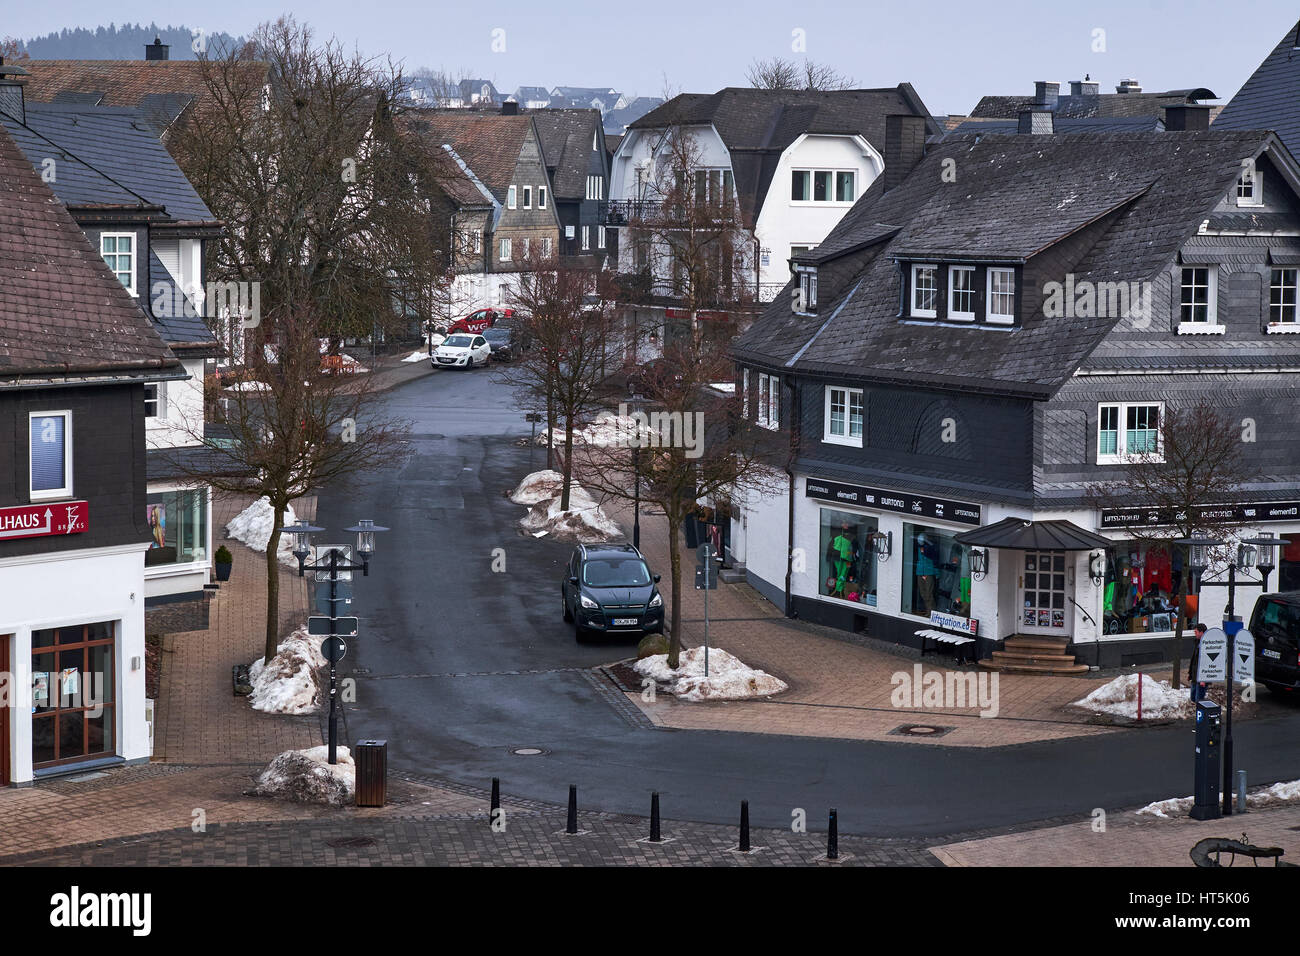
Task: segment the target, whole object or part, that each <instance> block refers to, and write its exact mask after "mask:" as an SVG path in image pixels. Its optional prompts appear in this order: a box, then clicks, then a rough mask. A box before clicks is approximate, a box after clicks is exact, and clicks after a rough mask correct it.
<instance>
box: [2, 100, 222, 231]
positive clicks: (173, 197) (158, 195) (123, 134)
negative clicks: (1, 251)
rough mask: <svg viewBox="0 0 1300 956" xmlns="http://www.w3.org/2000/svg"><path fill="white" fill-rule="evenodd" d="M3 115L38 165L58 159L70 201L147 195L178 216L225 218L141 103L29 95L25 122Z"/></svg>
mask: <svg viewBox="0 0 1300 956" xmlns="http://www.w3.org/2000/svg"><path fill="white" fill-rule="evenodd" d="M0 122H3V123H4V125H5V127H6V128H7V129H8V130H9V134H10V135H11V136H12V137H13V138H14V141H15V142H17V144H18V146H19V148H21V149H22V151H23V152H24V153H25V154H26V155H27V158H28V159H29V160H30V161H31V162H32V165H34V166H36V167H38V168H39V167H40V166H41V163H42V161H43V160H44V159H46V158H53V159H54V160H55V163H56V165H55V169H56V171H57V175H56V179H55V181H54V182H53V183H52V184H51V185H52V186H53V188H54V192H55V195H57V196H58V197H59V199H60V200H62V201H63V202H64V203H65V204H67V205H69V206H80V205H87V204H97V203H124V204H132V205H134V204H139V203H145V204H151V205H156V206H162V207H164V208H165V209H166V212H167V217H168V218H170V219H172V220H174V221H177V222H195V223H200V222H201V223H206V224H209V225H216V224H217V222H218V221H217V218H216V217H215V216H214V215H213V214H212V212H211V211H210V210H209V209H208V207H207V206H206V205H205V204H204V202H203V200H202V199H200V198H199V194H198V193H197V192H195V191H194V187H193V186H192V185H190V181H189V180H188V179H186V178H185V174H184V173H182V172H181V169H180V167H179V166H177V165H176V161H175V160H174V159H172V157H171V155H170V154H168V152H167V150H166V148H165V147H164V146H163V145H162V143H161V142H159V140H158V138H157V134H156V133H155V132H154V131H153V129H152V127H151V126H150V125H149V124H148V122H146V120H145V118H144V116H143V115H142V114H141V113H140V112H139V111H138V110H135V109H126V108H122V107H105V106H75V105H69V104H50V103H29V104H27V109H26V122H25V123H20V122H18V120H16V119H14V118H13V117H11V116H8V115H0Z"/></svg>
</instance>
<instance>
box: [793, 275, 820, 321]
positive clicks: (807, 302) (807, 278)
mask: <svg viewBox="0 0 1300 956" xmlns="http://www.w3.org/2000/svg"><path fill="white" fill-rule="evenodd" d="M795 275H797V276H798V277H799V290H798V294H797V295H796V296H795V297H794V300H793V301H792V302H791V305H792V306H793V307H794V309H793V311H795V312H799V313H804V314H811V313H813V312H816V311H817V270H816V269H814V268H811V267H809V266H798V267H796V269H795Z"/></svg>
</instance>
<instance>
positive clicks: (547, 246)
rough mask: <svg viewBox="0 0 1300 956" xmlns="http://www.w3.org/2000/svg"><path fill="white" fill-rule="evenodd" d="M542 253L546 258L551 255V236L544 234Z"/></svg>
mask: <svg viewBox="0 0 1300 956" xmlns="http://www.w3.org/2000/svg"><path fill="white" fill-rule="evenodd" d="M542 255H543V256H545V257H546V258H548V259H549V258H550V257H551V237H550V236H542Z"/></svg>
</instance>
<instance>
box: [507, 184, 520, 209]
mask: <svg viewBox="0 0 1300 956" xmlns="http://www.w3.org/2000/svg"><path fill="white" fill-rule="evenodd" d="M518 192H519V191H518V190H517V189H516V188H515V187H514V186H511V187H510V188H509V189H507V190H506V208H507V209H514V208H516V202H517V199H516V196H517V195H518Z"/></svg>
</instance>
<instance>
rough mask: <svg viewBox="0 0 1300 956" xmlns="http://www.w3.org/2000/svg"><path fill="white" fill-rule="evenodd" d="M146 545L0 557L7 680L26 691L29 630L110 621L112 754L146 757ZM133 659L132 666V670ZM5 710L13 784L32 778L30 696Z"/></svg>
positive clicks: (29, 681)
mask: <svg viewBox="0 0 1300 956" xmlns="http://www.w3.org/2000/svg"><path fill="white" fill-rule="evenodd" d="M146 547H148V545H147V544H145V543H140V544H130V545H122V546H119V547H114V548H95V549H88V550H85V551H62V552H57V553H54V554H41V555H21V556H17V557H13V558H6V559H3V560H0V639H4V638H3V635H12V644H11V645H10V649H9V650H10V664H11V666H12V667H13V681H14V683H13V686H14V687H15V688H18V689H19V692H20V693H22V694H24V695H30V692H31V691H30V688H31V686H32V654H31V650H32V631H34V630H41V629H43V628H49V627H63V626H68V625H73V624H87V623H95V622H99V621H113V622H115V623H116V628H117V630H116V641H115V651H116V653H115V657H114V671H115V673H114V701H115V703H116V707H115V716H116V721H117V728H116V750H117V755H118V756H120V757H123V758H125V759H127V760H147V759H148V757H149V733H148V728H147V726H146V724H145V714H144V549H145V548H146ZM132 658H139V662H140V667H139V669H138V670H132V669H131V661H132ZM23 700H25V701H26V706H22V705H21V703H20V705H19V706H16V707H14V708H13V709H12V710H11V711H10V718H11V719H10V735H9V736H10V739H9V740H8V741H4V742H0V743H3V744H4V745H7V746H9V747H10V748H11V750H10V755H11V757H12V760H11V761H10V766H11V768H12V771H13V780H14V782H15V783H22V782H25V781H29V780H31V779H32V721H31V704H30V696H25V697H24V698H23Z"/></svg>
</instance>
